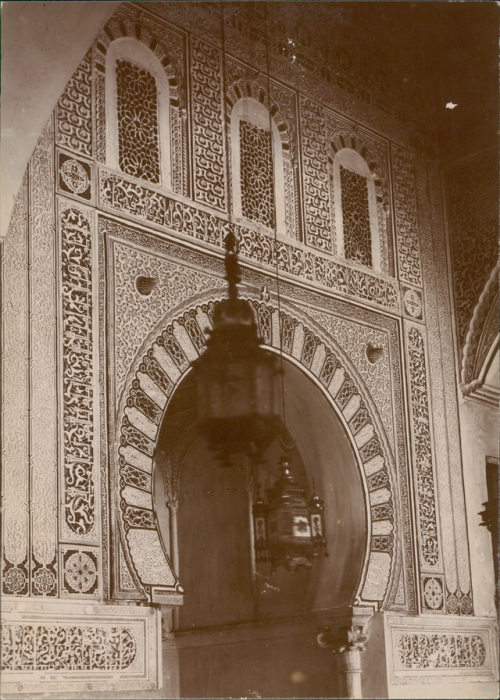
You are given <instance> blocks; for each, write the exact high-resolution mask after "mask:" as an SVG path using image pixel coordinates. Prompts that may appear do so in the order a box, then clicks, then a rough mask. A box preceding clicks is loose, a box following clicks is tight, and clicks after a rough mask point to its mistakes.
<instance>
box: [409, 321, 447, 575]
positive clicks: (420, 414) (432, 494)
mask: <svg viewBox="0 0 500 700" xmlns="http://www.w3.org/2000/svg"><path fill="white" fill-rule="evenodd" d="M405 334H406V352H407V361H408V381H409V394H410V411H411V430H412V439H413V464H414V480H415V488H416V499H417V513H418V517H417V526H418V531H419V535H420V537H419V548H420V566H421V569H422V570H423V571H440V570H441V567H442V562H441V552H440V537H439V525H438V514H437V510H436V503H437V494H436V485H435V467H434V453H433V446H432V433H431V431H432V425H431V413H430V407H429V396H428V365H427V353H426V349H425V345H426V343H425V337H424V335H423V331H422V329H420V328H419V327H418V326H416V325H415V326H414V325H409V324H408V325H406V328H405Z"/></svg>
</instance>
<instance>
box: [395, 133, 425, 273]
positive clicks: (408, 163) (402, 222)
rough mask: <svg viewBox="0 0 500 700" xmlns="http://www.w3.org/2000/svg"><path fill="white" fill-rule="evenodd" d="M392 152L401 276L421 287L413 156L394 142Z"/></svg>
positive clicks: (397, 244) (397, 243) (397, 245)
mask: <svg viewBox="0 0 500 700" xmlns="http://www.w3.org/2000/svg"><path fill="white" fill-rule="evenodd" d="M391 152H392V172H393V196H394V212H395V229H396V247H397V251H398V269H399V279H400V280H404V281H405V282H411V283H412V284H417V285H418V286H420V287H421V286H422V271H421V268H420V248H419V242H418V228H417V204H416V192H415V177H414V164H413V156H412V155H411V154H410V153H409V152H408V151H405V150H404V149H403V148H399V146H395V145H394V144H392V149H391Z"/></svg>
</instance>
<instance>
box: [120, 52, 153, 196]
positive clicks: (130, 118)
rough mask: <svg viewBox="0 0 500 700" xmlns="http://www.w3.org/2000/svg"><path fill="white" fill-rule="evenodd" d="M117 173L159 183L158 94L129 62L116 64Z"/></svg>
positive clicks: (150, 79)
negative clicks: (119, 171)
mask: <svg viewBox="0 0 500 700" xmlns="http://www.w3.org/2000/svg"><path fill="white" fill-rule="evenodd" d="M116 92H117V115H118V151H119V164H120V170H122V171H123V172H124V173H127V174H128V175H133V176H134V177H140V178H142V179H143V180H148V181H149V182H155V183H159V182H160V148H159V135H158V92H157V88H156V80H155V78H154V76H153V75H151V73H149V72H148V71H147V70H145V69H144V68H140V67H139V66H135V65H134V64H133V63H130V62H129V61H121V60H120V61H117V62H116Z"/></svg>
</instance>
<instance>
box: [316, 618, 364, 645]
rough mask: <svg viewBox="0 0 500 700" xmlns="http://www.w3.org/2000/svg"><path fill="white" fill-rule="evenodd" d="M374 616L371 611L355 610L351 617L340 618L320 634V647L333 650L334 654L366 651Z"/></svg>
mask: <svg viewBox="0 0 500 700" xmlns="http://www.w3.org/2000/svg"><path fill="white" fill-rule="evenodd" d="M372 615H373V610H371V609H364V608H361V609H357V608H353V609H352V611H351V612H350V614H349V615H346V616H345V617H344V618H339V619H338V620H336V621H335V622H334V623H333V625H331V626H330V627H325V628H324V630H323V631H322V632H320V633H319V634H318V637H317V639H318V644H319V646H320V647H327V648H331V649H332V650H333V651H334V652H343V651H364V650H365V644H366V642H367V641H368V622H369V620H370V618H371V616H372Z"/></svg>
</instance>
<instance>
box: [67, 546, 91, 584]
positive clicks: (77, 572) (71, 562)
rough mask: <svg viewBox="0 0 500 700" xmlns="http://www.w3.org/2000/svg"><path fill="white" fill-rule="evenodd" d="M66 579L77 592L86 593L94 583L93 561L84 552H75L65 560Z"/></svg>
mask: <svg viewBox="0 0 500 700" xmlns="http://www.w3.org/2000/svg"><path fill="white" fill-rule="evenodd" d="M65 573H66V581H67V582H68V583H69V585H70V586H71V588H73V589H74V590H75V591H78V592H79V593H86V592H87V591H88V590H89V589H90V588H92V586H93V585H94V583H95V580H96V577H97V571H96V567H95V563H94V562H93V561H92V559H91V558H90V557H89V556H88V554H85V553H84V552H75V554H72V555H71V556H70V557H69V559H68V561H67V562H66V569H65Z"/></svg>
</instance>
